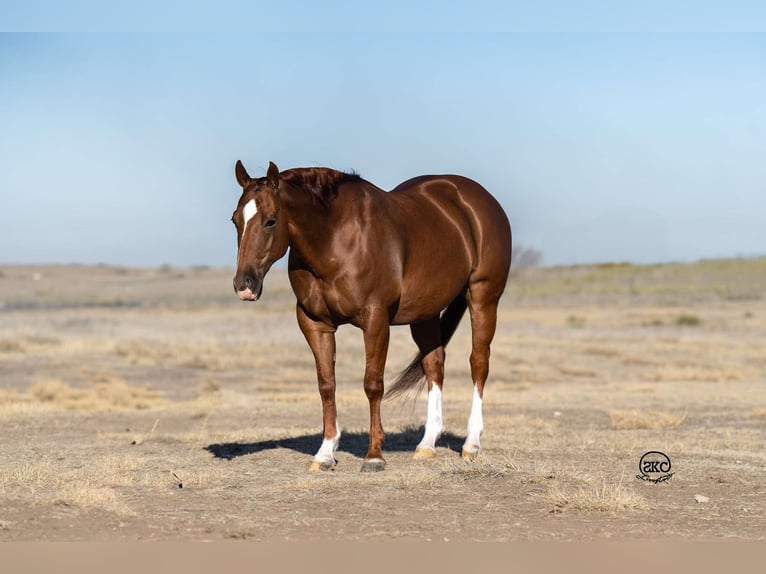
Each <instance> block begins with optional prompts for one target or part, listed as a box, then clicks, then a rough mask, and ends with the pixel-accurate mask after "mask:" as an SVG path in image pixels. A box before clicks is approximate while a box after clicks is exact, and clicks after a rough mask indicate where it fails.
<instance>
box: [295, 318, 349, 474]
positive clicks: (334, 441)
mask: <svg viewBox="0 0 766 574" xmlns="http://www.w3.org/2000/svg"><path fill="white" fill-rule="evenodd" d="M297 315H298V325H299V326H300V329H301V331H302V332H303V336H304V337H306V341H307V342H308V344H309V347H311V352H312V353H313V354H314V362H315V363H316V369H317V382H318V384H319V396H320V397H321V399H322V422H323V425H322V426H323V431H322V445H321V446H320V447H319V450H318V451H317V453H316V454H315V455H314V460H313V461H312V462H311V465H310V466H309V470H310V471H317V470H333V469H334V468H335V465H336V464H337V462H338V461H337V460H335V451H336V450H337V449H338V443H339V442H340V426H339V425H338V411H337V408H336V406H335V327H334V326H332V325H326V324H324V323H321V322H318V321H314V320H312V319H311V318H309V317H308V316H307V315H306V313H305V312H304V311H303V309H301V308H300V307H298V308H297Z"/></svg>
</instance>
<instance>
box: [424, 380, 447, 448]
mask: <svg viewBox="0 0 766 574" xmlns="http://www.w3.org/2000/svg"><path fill="white" fill-rule="evenodd" d="M442 428H443V421H442V390H441V389H440V388H439V386H438V385H437V384H436V383H434V385H433V386H432V387H431V390H430V391H428V414H427V415H426V430H425V433H423V440H421V441H420V444H419V445H418V448H420V447H426V448H430V449H432V450H435V449H436V439H438V438H439V435H440V434H441V433H442Z"/></svg>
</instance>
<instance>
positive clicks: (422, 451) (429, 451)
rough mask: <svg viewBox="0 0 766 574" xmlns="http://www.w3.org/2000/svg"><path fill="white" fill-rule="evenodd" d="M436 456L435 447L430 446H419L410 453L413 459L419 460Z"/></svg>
mask: <svg viewBox="0 0 766 574" xmlns="http://www.w3.org/2000/svg"><path fill="white" fill-rule="evenodd" d="M435 456H436V449H434V448H431V447H430V446H419V447H418V448H416V449H415V452H414V453H412V458H413V460H421V459H426V458H434V457H435Z"/></svg>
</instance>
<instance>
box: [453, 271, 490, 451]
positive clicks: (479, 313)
mask: <svg viewBox="0 0 766 574" xmlns="http://www.w3.org/2000/svg"><path fill="white" fill-rule="evenodd" d="M487 287H488V286H486V284H478V285H474V286H472V287H471V288H470V289H469V297H468V309H469V312H470V315H471V331H472V346H471V359H470V361H471V378H472V379H473V401H472V404H471V414H470V416H469V418H468V429H467V435H466V439H465V443H464V444H463V449H462V457H463V458H464V459H466V460H472V459H474V458H475V457H476V455H477V454H479V452H481V441H480V439H481V435H482V432H483V431H484V417H483V414H482V402H483V399H484V385H485V383H486V382H487V376H488V374H489V352H490V351H489V347H490V344H491V343H492V339H493V337H494V335H495V328H496V326H497V305H498V301H499V296H495V295H494V294H492V292H491V291H490V290H489V289H488V288H487Z"/></svg>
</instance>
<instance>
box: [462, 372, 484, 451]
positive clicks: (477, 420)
mask: <svg viewBox="0 0 766 574" xmlns="http://www.w3.org/2000/svg"><path fill="white" fill-rule="evenodd" d="M481 405H482V400H481V397H480V396H479V391H478V389H477V388H476V385H474V386H473V403H472V404H471V416H470V417H468V436H467V437H466V439H465V444H464V445H463V449H464V450H468V451H470V452H479V451H480V450H481V443H480V442H479V438H480V437H481V433H482V432H483V431H484V417H483V416H482V414H481Z"/></svg>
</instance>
